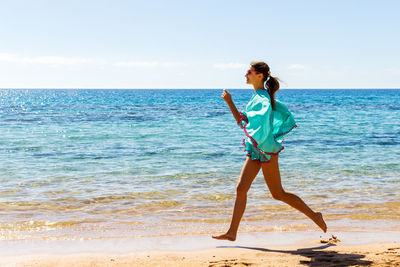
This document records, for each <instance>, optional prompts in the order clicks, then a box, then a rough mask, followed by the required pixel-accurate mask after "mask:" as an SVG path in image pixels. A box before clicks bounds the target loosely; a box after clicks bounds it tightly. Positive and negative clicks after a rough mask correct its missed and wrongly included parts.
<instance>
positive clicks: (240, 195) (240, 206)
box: [212, 157, 261, 241]
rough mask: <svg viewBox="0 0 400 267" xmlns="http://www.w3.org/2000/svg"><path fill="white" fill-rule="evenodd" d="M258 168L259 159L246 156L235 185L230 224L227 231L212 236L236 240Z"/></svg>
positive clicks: (259, 165) (259, 167) (259, 164)
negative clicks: (234, 198)
mask: <svg viewBox="0 0 400 267" xmlns="http://www.w3.org/2000/svg"><path fill="white" fill-rule="evenodd" d="M260 169H261V163H260V161H258V160H251V158H250V157H247V158H246V162H245V163H244V166H243V168H242V172H241V174H240V178H239V182H238V184H237V187H236V200H235V206H234V208H233V214H232V220H231V226H230V227H229V230H228V232H226V233H225V234H222V235H219V236H212V237H213V238H215V239H222V240H230V241H235V240H236V233H237V231H238V228H239V223H240V220H241V219H242V216H243V213H244V210H245V208H246V202H247V192H248V191H249V189H250V186H251V184H252V182H253V181H254V178H256V176H257V173H258V172H259V171H260Z"/></svg>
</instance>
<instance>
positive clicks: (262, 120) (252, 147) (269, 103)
mask: <svg viewBox="0 0 400 267" xmlns="http://www.w3.org/2000/svg"><path fill="white" fill-rule="evenodd" d="M245 77H246V82H247V84H251V85H253V87H254V94H253V96H252V98H251V99H250V101H249V103H248V104H247V106H246V109H245V111H243V112H239V111H238V110H237V108H236V106H235V104H234V103H233V101H232V97H231V95H230V94H229V92H228V91H226V90H224V91H223V93H222V98H223V99H224V101H225V102H226V103H227V104H228V106H229V108H230V110H231V112H232V114H233V116H234V118H235V120H236V122H237V124H238V125H239V126H240V127H241V128H242V129H243V130H244V132H245V134H246V136H247V138H246V139H244V140H243V145H244V146H245V151H246V152H247V157H246V161H245V163H244V166H243V168H242V171H241V174H240V177H239V181H238V184H237V187H236V200H235V205H234V209H233V214H232V220H231V224H230V227H229V229H228V231H227V232H226V233H225V234H222V235H217V236H212V237H213V238H215V239H221V240H230V241H235V240H236V234H237V231H238V227H239V223H240V220H241V218H242V216H243V213H244V210H245V208H246V202H247V192H248V190H249V189H250V186H251V184H252V182H253V180H254V178H255V177H256V175H257V174H258V172H259V171H260V169H262V172H263V175H264V179H265V182H266V183H267V186H268V188H269V190H270V192H271V194H272V197H273V198H274V199H276V200H280V201H283V202H285V203H287V204H288V205H290V206H292V207H293V208H295V209H297V210H299V211H300V212H302V213H304V214H305V215H306V216H307V217H309V218H310V219H311V220H312V221H313V222H314V223H316V224H317V225H318V226H319V227H320V228H321V229H322V230H323V231H324V232H326V229H327V226H326V224H325V221H324V219H323V217H322V214H321V213H320V212H314V211H313V210H312V209H311V208H310V207H309V206H307V204H306V203H304V201H303V200H302V199H301V198H300V197H298V196H297V195H295V194H293V193H289V192H286V191H285V190H284V189H283V188H282V184H281V176H280V173H279V165H278V156H279V152H280V151H282V150H283V146H282V144H281V143H282V142H283V136H284V135H286V134H287V133H289V132H290V131H291V130H292V129H294V128H296V127H297V125H296V122H295V120H294V117H293V115H292V114H291V113H290V111H289V110H288V109H287V107H286V106H285V105H284V104H283V103H281V102H280V101H278V100H276V99H275V93H276V92H277V91H278V90H279V81H278V79H277V78H276V77H272V76H271V72H270V68H269V66H268V65H267V64H266V63H265V62H262V61H255V62H251V64H250V68H249V70H248V71H247V73H246V75H245ZM264 85H265V86H264Z"/></svg>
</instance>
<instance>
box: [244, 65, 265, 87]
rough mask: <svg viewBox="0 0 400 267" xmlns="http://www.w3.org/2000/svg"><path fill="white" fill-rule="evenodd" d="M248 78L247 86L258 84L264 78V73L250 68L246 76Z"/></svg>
mask: <svg viewBox="0 0 400 267" xmlns="http://www.w3.org/2000/svg"><path fill="white" fill-rule="evenodd" d="M245 77H246V83H247V84H257V83H260V81H261V80H262V78H263V75H262V73H259V72H257V71H255V69H253V68H252V67H250V68H249V69H248V71H247V73H246V75H245Z"/></svg>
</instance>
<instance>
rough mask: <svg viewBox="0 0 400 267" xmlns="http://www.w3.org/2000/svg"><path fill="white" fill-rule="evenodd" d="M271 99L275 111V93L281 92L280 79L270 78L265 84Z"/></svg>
mask: <svg viewBox="0 0 400 267" xmlns="http://www.w3.org/2000/svg"><path fill="white" fill-rule="evenodd" d="M265 85H266V87H267V91H268V94H269V97H270V98H271V106H272V109H275V93H276V92H277V91H278V90H279V79H278V78H277V77H272V76H269V79H268V80H267V82H266V83H265Z"/></svg>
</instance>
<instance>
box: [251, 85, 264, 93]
mask: <svg viewBox="0 0 400 267" xmlns="http://www.w3.org/2000/svg"><path fill="white" fill-rule="evenodd" d="M253 87H254V92H257V90H260V89H265V88H264V83H261V84H253Z"/></svg>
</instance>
